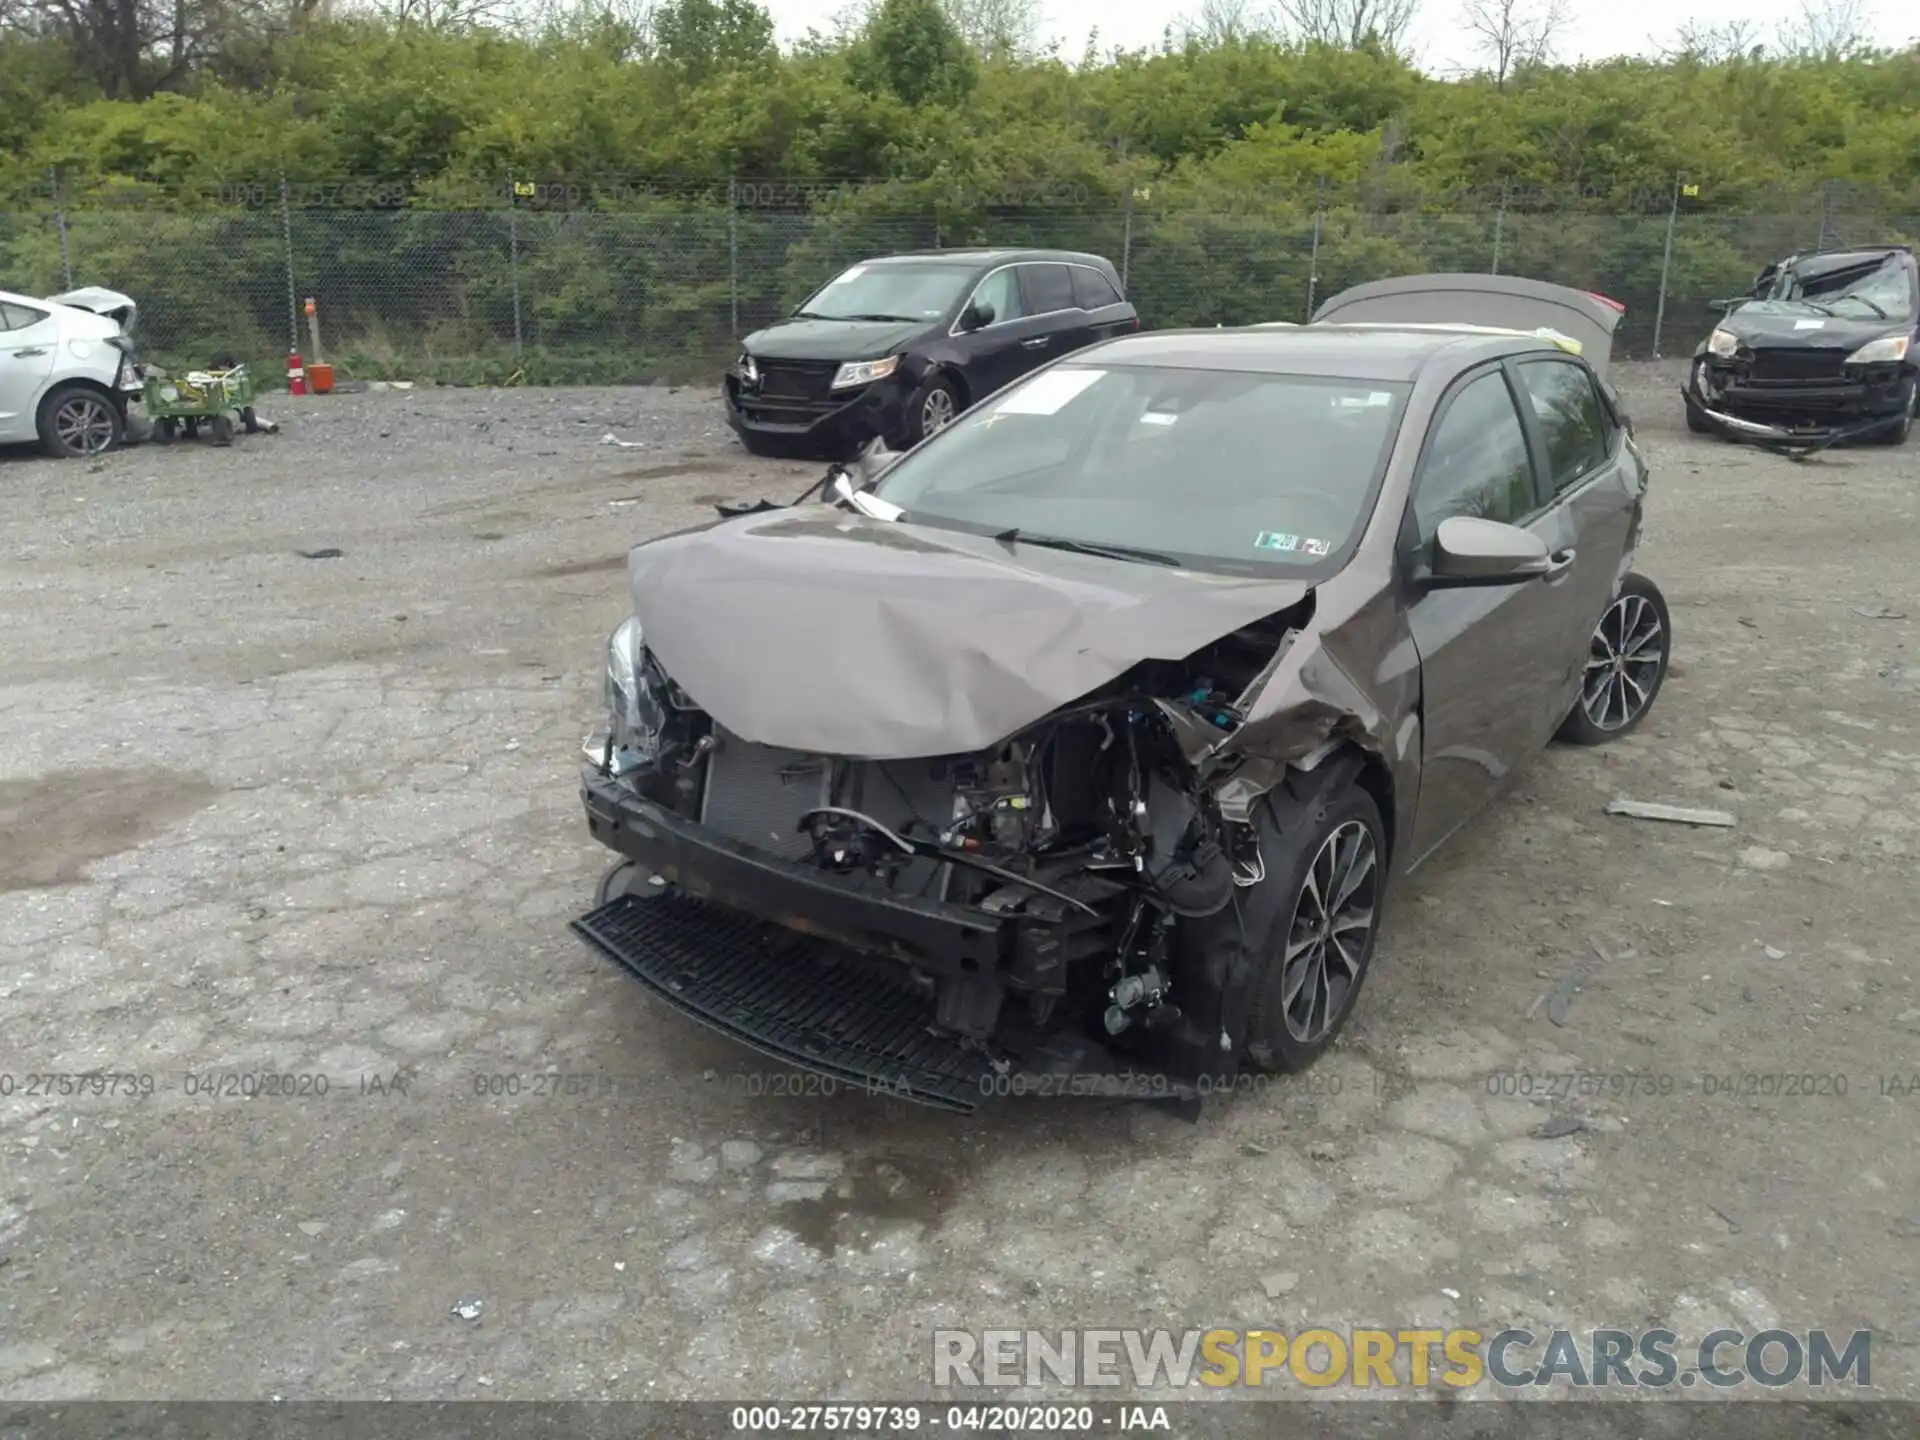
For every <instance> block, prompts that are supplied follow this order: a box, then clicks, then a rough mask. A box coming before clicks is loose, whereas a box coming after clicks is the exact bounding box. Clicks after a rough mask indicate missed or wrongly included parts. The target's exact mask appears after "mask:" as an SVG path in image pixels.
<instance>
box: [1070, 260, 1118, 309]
mask: <svg viewBox="0 0 1920 1440" xmlns="http://www.w3.org/2000/svg"><path fill="white" fill-rule="evenodd" d="M1073 299H1074V303H1075V304H1076V305H1078V306H1079V307H1080V308H1081V309H1082V310H1102V309H1105V308H1106V307H1107V306H1109V305H1119V304H1122V303H1124V302H1123V301H1122V299H1121V296H1120V291H1119V288H1118V287H1117V286H1115V285H1114V283H1113V282H1112V281H1111V280H1109V279H1107V277H1106V276H1104V275H1102V274H1101V273H1100V272H1099V271H1098V270H1094V269H1091V268H1089V267H1088V266H1085V265H1075V266H1074V267H1073Z"/></svg>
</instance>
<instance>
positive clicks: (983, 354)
mask: <svg viewBox="0 0 1920 1440" xmlns="http://www.w3.org/2000/svg"><path fill="white" fill-rule="evenodd" d="M975 306H978V307H981V308H987V307H991V310H992V314H993V318H992V319H991V320H990V321H989V322H988V323H987V324H985V325H982V326H980V327H979V328H978V329H975V330H962V329H960V328H959V325H960V324H962V323H964V317H965V315H966V313H967V312H966V311H965V310H963V311H962V312H961V315H962V317H963V318H962V320H961V321H959V322H956V325H955V330H956V333H955V335H954V340H953V344H954V348H956V349H957V350H958V351H959V352H960V355H961V358H962V360H963V362H964V369H965V373H966V377H967V384H968V387H969V388H970V389H971V390H972V392H973V401H974V403H975V404H978V403H979V402H980V401H982V400H984V399H986V398H987V396H989V395H991V394H993V393H994V391H996V390H1000V389H1003V388H1004V387H1006V386H1008V385H1011V384H1012V383H1013V382H1014V381H1015V380H1018V379H1019V378H1020V377H1021V376H1022V375H1024V374H1026V373H1027V371H1028V370H1030V369H1032V368H1033V366H1032V365H1031V364H1030V363H1029V361H1030V358H1031V351H1030V350H1028V349H1026V348H1023V346H1024V342H1025V341H1028V340H1030V339H1032V338H1033V336H1034V335H1035V334H1036V333H1038V327H1039V323H1040V322H1038V321H1037V320H1035V319H1034V318H1033V317H1032V316H1031V315H1030V313H1029V312H1028V310H1027V304H1026V297H1025V296H1024V295H1023V294H1022V292H1021V289H1020V275H1019V272H1018V271H1017V270H1016V269H1015V268H1014V267H1013V266H1011V265H1003V266H1001V267H1000V268H999V269H998V270H995V271H993V272H991V273H990V274H988V275H986V276H985V277H983V278H982V279H981V281H980V283H979V285H977V286H975V287H974V292H973V295H972V298H971V300H970V301H969V308H972V307H975Z"/></svg>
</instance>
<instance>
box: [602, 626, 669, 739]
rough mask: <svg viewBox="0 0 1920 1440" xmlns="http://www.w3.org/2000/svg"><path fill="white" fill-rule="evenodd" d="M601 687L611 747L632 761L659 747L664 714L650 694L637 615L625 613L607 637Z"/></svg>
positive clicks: (649, 675)
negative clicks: (604, 669) (605, 661)
mask: <svg viewBox="0 0 1920 1440" xmlns="http://www.w3.org/2000/svg"><path fill="white" fill-rule="evenodd" d="M601 688H602V694H603V696H604V697H605V700H606V704H607V728H608V732H609V733H610V735H611V736H612V740H613V748H614V749H615V750H617V751H625V752H629V753H630V754H631V755H632V756H633V757H634V758H635V759H636V760H639V759H646V758H649V757H651V756H652V755H653V754H654V753H655V752H656V751H657V750H658V749H659V745H660V733H661V731H662V730H663V729H664V728H665V726H666V714H665V712H664V711H663V710H662V709H661V708H660V697H659V696H658V695H656V694H655V693H654V681H653V679H652V671H651V670H650V669H649V667H648V664H647V647H646V640H645V638H644V636H642V634H641V632H640V620H639V617H637V616H633V615H629V616H628V617H627V618H626V619H625V620H622V621H621V622H620V624H619V626H618V627H616V628H615V630H614V632H613V634H611V635H609V636H608V637H607V670H606V678H605V680H604V681H603V682H602V687H601Z"/></svg>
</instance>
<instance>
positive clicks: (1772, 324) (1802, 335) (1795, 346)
mask: <svg viewBox="0 0 1920 1440" xmlns="http://www.w3.org/2000/svg"><path fill="white" fill-rule="evenodd" d="M1910 323H1911V322H1908V323H1907V324H1903V323H1902V322H1901V321H1900V320H1899V319H1898V318H1897V317H1896V318H1895V319H1893V320H1880V319H1876V318H1868V317H1862V316H1859V315H1825V314H1822V313H1821V312H1820V311H1819V310H1818V309H1816V308H1815V307H1814V306H1812V305H1808V304H1806V303H1805V302H1803V301H1799V300H1752V301H1749V302H1747V303H1746V304H1745V305H1742V306H1741V307H1740V308H1739V309H1738V310H1734V311H1731V312H1729V313H1728V315H1727V316H1726V318H1725V319H1723V320H1722V321H1721V322H1720V325H1719V327H1718V328H1720V329H1722V330H1727V331H1730V332H1732V333H1733V334H1734V335H1736V336H1738V337H1739V338H1740V340H1741V341H1742V342H1743V343H1744V344H1747V345H1750V346H1757V347H1761V348H1764V349H1768V350H1777V349H1785V350H1808V349H1828V348H1839V347H1845V348H1846V349H1849V350H1856V349H1858V348H1859V347H1860V346H1862V345H1865V344H1866V343H1867V342H1868V341H1870V340H1878V339H1879V338H1880V337H1881V336H1882V335H1888V334H1900V333H1901V332H1903V331H1904V330H1905V329H1907V328H1908V324H1910Z"/></svg>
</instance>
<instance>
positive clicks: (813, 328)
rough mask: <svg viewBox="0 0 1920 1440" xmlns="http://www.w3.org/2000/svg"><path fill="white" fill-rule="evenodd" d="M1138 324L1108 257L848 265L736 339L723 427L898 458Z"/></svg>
mask: <svg viewBox="0 0 1920 1440" xmlns="http://www.w3.org/2000/svg"><path fill="white" fill-rule="evenodd" d="M1139 328H1140V317H1139V316H1138V315H1137V314H1135V313H1134V308H1133V306H1132V305H1130V304H1128V303H1127V300H1126V297H1125V296H1124V295H1123V294H1122V293H1121V285H1120V275H1119V272H1118V271H1117V270H1115V269H1114V267H1113V262H1111V261H1110V260H1106V259H1104V258H1102V257H1101V256H1098V255H1087V254H1082V253H1080V252H1078V251H1072V250H927V251H920V252H918V253H914V254H907V255H890V256H887V257H886V258H884V259H879V260H868V261H864V262H862V263H861V264H858V265H854V266H852V267H850V268H848V269H846V270H843V271H841V273H840V274H839V275H837V276H835V277H834V278H833V279H832V280H830V281H829V282H827V284H825V285H823V286H822V287H821V288H820V289H818V290H816V291H814V293H813V294H812V295H810V296H808V297H807V299H806V300H805V301H803V302H802V303H801V305H800V306H799V308H798V309H796V310H795V311H794V312H793V314H792V315H790V316H788V317H787V318H786V319H785V320H781V321H779V322H777V323H776V324H773V325H769V326H767V327H766V328H765V329H764V330H756V331H754V332H753V334H751V335H749V336H747V338H746V340H745V341H744V342H743V344H742V349H741V352H740V356H739V358H738V359H736V360H735V361H734V364H733V368H732V370H730V371H729V372H728V374H727V378H726V387H725V397H726V407H727V423H728V424H730V425H732V426H733V428H734V430H735V431H737V432H738V433H739V436H740V440H741V443H742V444H744V445H745V446H746V447H747V449H748V450H750V451H751V452H753V453H754V454H756V455H793V454H811V455H820V456H825V457H826V458H829V459H844V458H847V457H849V456H851V455H852V454H853V452H854V451H856V450H858V449H859V448H860V447H861V446H863V445H865V444H866V443H867V442H868V441H870V440H872V439H874V438H875V437H876V436H877V437H879V438H880V439H882V440H883V441H885V443H886V445H887V448H889V449H891V450H905V449H907V448H908V447H909V446H912V445H916V444H918V443H919V442H920V441H921V440H923V439H925V438H926V437H927V436H928V435H931V434H932V433H933V432H934V431H936V430H939V429H940V428H942V427H943V426H945V425H946V424H947V423H948V422H949V421H951V420H952V419H953V418H954V416H956V415H958V414H959V413H960V412H961V411H962V410H964V409H966V408H967V407H968V406H969V405H972V404H975V403H976V402H978V401H980V400H983V399H985V398H986V397H987V396H988V395H991V394H992V393H993V392H994V391H996V390H998V389H1000V388H1001V387H1002V386H1005V385H1009V384H1011V383H1013V382H1014V381H1015V380H1018V379H1019V378H1020V377H1021V376H1023V375H1025V374H1026V373H1027V372H1028V371H1030V370H1035V369H1038V368H1039V367H1040V366H1042V365H1045V364H1046V363H1047V362H1049V361H1051V360H1056V359H1058V358H1059V357H1060V356H1062V355H1064V354H1067V353H1068V352H1069V351H1073V350H1078V349H1080V348H1081V347H1082V346H1084V345H1091V344H1093V343H1094V342H1095V341H1097V340H1106V339H1110V338H1112V337H1113V336H1115V335H1119V334H1122V333H1124V332H1126V331H1129V330H1138V329H1139Z"/></svg>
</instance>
